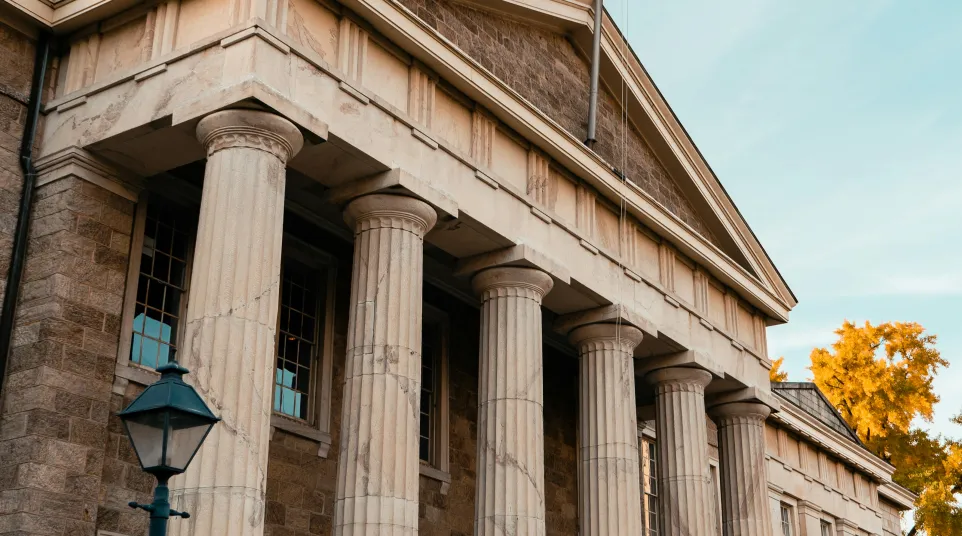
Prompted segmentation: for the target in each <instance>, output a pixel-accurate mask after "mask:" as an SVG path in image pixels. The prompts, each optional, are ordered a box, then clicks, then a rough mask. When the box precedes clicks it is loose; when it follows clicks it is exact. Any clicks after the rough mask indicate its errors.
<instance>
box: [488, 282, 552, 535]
mask: <svg viewBox="0 0 962 536" xmlns="http://www.w3.org/2000/svg"><path fill="white" fill-rule="evenodd" d="M472 285H473V287H474V291H475V292H476V293H477V294H478V295H479V296H480V297H481V341H480V345H481V357H480V360H481V363H480V371H481V378H480V380H479V387H478V393H479V395H480V397H479V402H478V486H477V496H476V498H475V534H476V535H478V536H496V535H501V534H515V535H530V536H540V535H543V534H545V485H544V378H543V373H542V371H543V368H542V359H543V356H542V351H541V348H542V347H541V335H542V334H541V300H542V298H544V295H545V294H547V293H548V292H549V291H550V290H551V287H552V286H553V285H554V283H553V281H552V279H551V276H549V275H548V274H546V273H544V272H542V271H540V270H535V269H531V268H514V267H498V268H489V269H487V270H484V271H482V272H480V273H478V274H477V275H475V276H474V278H473V280H472Z"/></svg>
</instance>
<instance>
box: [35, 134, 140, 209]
mask: <svg viewBox="0 0 962 536" xmlns="http://www.w3.org/2000/svg"><path fill="white" fill-rule="evenodd" d="M36 168H37V186H42V185H44V184H48V183H51V182H54V181H56V180H59V179H63V178H66V177H76V178H78V179H82V180H85V181H87V182H90V183H92V184H96V185H97V186H100V187H101V188H103V189H105V190H108V191H110V192H113V193H115V194H117V195H119V196H121V197H123V198H125V199H127V200H129V201H134V202H136V201H137V198H138V196H139V194H140V191H141V190H143V188H144V181H143V179H141V178H139V177H136V176H134V175H133V174H131V173H127V172H125V171H123V170H121V169H119V168H117V167H115V166H113V165H110V164H107V163H105V162H103V161H102V160H101V159H99V158H98V157H96V156H94V155H93V154H91V153H90V152H88V151H87V150H85V149H81V148H80V147H76V146H74V147H68V148H66V149H64V150H62V151H58V152H56V153H52V154H49V155H46V156H44V157H42V158H40V159H39V160H37V163H36Z"/></svg>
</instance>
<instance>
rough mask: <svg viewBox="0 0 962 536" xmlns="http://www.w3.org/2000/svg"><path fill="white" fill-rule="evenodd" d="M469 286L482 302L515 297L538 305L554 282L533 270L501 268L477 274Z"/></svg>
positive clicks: (511, 267) (549, 277)
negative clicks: (496, 298)
mask: <svg viewBox="0 0 962 536" xmlns="http://www.w3.org/2000/svg"><path fill="white" fill-rule="evenodd" d="M471 286H472V287H473V288H474V292H475V293H477V294H478V295H479V296H481V301H482V302H484V301H487V300H490V299H491V298H495V297H502V296H517V297H521V298H527V299H531V300H535V301H537V302H539V303H540V302H541V299H542V298H544V296H545V295H546V294H547V293H548V292H551V289H552V287H554V280H553V279H551V276H550V275H548V274H546V273H544V272H542V271H541V270H537V269H535V268H520V267H514V266H502V267H496V268H488V269H487V270H483V271H481V272H479V273H478V274H477V275H475V276H474V277H473V278H472V279H471Z"/></svg>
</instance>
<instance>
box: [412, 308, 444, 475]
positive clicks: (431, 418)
mask: <svg viewBox="0 0 962 536" xmlns="http://www.w3.org/2000/svg"><path fill="white" fill-rule="evenodd" d="M421 329H422V333H421V416H420V423H419V424H420V440H419V443H418V457H419V458H420V459H421V461H422V462H423V463H424V464H425V465H427V466H430V467H433V468H435V469H438V470H440V471H442V472H446V471H447V470H448V455H447V450H448V441H447V420H448V404H447V344H448V322H447V317H446V316H445V315H444V313H442V312H440V311H438V310H437V309H434V308H433V307H430V306H428V305H425V306H424V315H423V320H422V325H421Z"/></svg>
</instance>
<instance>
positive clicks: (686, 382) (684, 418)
mask: <svg viewBox="0 0 962 536" xmlns="http://www.w3.org/2000/svg"><path fill="white" fill-rule="evenodd" d="M711 378H712V376H711V373H710V372H707V371H704V370H700V369H694V368H667V369H659V370H656V371H654V372H650V373H649V374H648V375H647V376H646V377H645V380H646V381H647V382H648V383H649V384H651V385H653V386H654V387H655V413H656V416H655V431H656V434H657V438H658V459H657V465H658V490H659V507H660V512H659V514H660V516H659V518H660V519H661V520H662V530H663V533H664V534H667V535H668V536H709V535H711V534H712V531H713V527H712V520H713V516H714V509H715V507H714V503H713V502H712V497H713V496H714V493H713V492H712V489H711V477H710V476H709V474H708V431H707V427H706V425H705V386H707V385H708V383H709V382H710V381H711Z"/></svg>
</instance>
